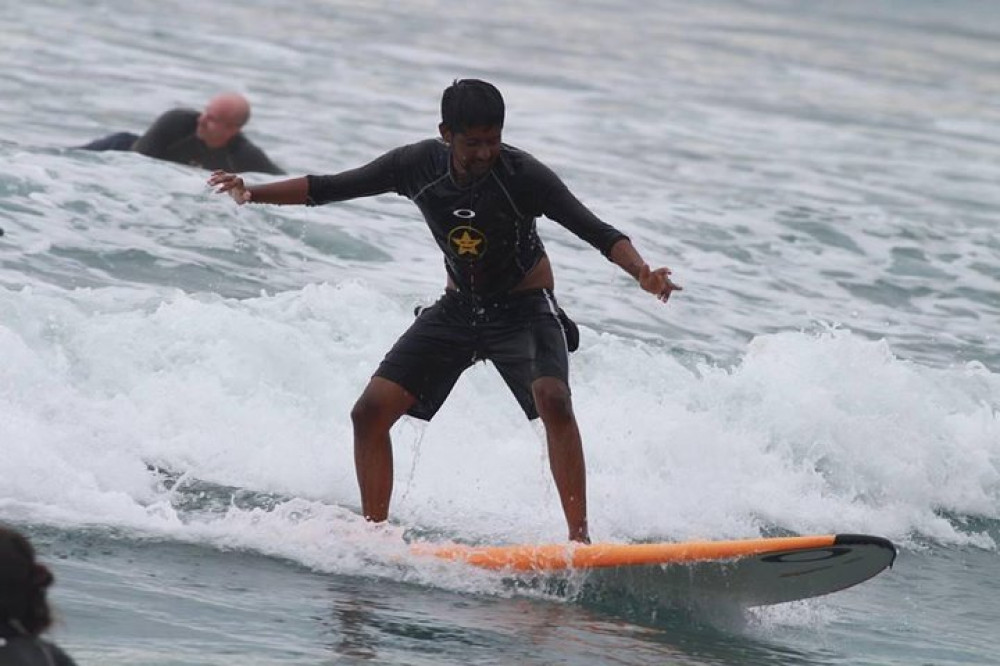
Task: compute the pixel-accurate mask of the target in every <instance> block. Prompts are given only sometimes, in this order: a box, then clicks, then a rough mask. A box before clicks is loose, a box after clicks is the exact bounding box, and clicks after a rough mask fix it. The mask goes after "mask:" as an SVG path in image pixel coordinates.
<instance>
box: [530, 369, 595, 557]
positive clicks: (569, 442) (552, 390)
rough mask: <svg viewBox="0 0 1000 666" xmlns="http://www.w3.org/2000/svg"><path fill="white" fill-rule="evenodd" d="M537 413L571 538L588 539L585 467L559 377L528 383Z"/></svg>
mask: <svg viewBox="0 0 1000 666" xmlns="http://www.w3.org/2000/svg"><path fill="white" fill-rule="evenodd" d="M531 392H532V394H533V395H534V397H535V406H536V407H537V408H538V415H539V416H540V417H541V419H542V423H543V424H545V439H546V443H547V444H548V448H549V467H551V469H552V477H553V478H554V479H555V482H556V488H557V489H558V491H559V500H560V501H561V502H562V508H563V513H564V514H566V524H567V526H568V527H569V538H570V540H571V541H581V542H583V543H589V542H590V534H589V531H588V529H587V468H586V463H585V461H584V457H583V442H582V441H581V439H580V429H579V428H578V427H577V425H576V416H575V415H574V414H573V401H572V399H571V397H570V393H569V387H568V386H566V383H565V382H563V381H562V380H561V379H557V378H555V377H541V378H539V379H536V380H535V381H534V383H533V384H532V385H531Z"/></svg>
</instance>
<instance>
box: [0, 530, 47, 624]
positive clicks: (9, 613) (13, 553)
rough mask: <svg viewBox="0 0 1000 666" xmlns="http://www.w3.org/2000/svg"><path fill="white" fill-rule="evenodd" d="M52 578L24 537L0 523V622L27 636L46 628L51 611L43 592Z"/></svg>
mask: <svg viewBox="0 0 1000 666" xmlns="http://www.w3.org/2000/svg"><path fill="white" fill-rule="evenodd" d="M52 581H53V577H52V572H50V571H49V569H48V567H46V566H45V565H44V564H41V563H39V562H38V561H37V560H36V559H35V549H34V548H32V546H31V543H30V542H29V541H28V539H27V538H25V537H24V536H23V535H21V534H20V533H19V532H15V531H14V530H12V529H10V528H9V527H4V526H3V525H0V623H4V624H7V625H9V626H10V627H12V628H13V629H14V630H15V631H18V632H20V633H24V634H27V635H29V636H38V635H39V634H41V633H42V632H43V631H45V630H46V629H48V628H49V626H50V625H51V624H52V612H51V611H50V610H49V603H48V601H47V599H46V597H45V593H46V590H47V589H48V587H49V586H50V585H52Z"/></svg>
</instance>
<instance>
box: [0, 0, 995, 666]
mask: <svg viewBox="0 0 1000 666" xmlns="http://www.w3.org/2000/svg"><path fill="white" fill-rule="evenodd" d="M997 44H1000V11H998V7H997V5H996V3H994V2H992V1H990V0H979V1H977V0H948V1H931V0H907V1H905V2H903V1H901V0H875V1H861V0H845V1H842V2H837V3H832V2H830V3H819V2H808V1H805V0H773V1H765V0H758V1H751V0H706V1H705V2H697V3H692V2H680V1H674V0H664V1H662V2H656V3H652V2H641V1H639V0H630V1H625V2H607V1H602V0H582V1H578V2H568V1H566V0H536V1H535V2H531V3H511V4H504V3H483V2H471V3H444V2H438V1H436V0H417V1H414V2H403V3H399V2H381V1H378V0H365V1H364V2H357V1H355V2H352V1H349V0H345V1H338V0H298V1H297V2H264V0H251V1H245V2H239V3H237V2H234V1H232V0H219V1H218V2H214V3H200V2H193V0H166V1H165V2H160V3H156V4H155V6H154V5H152V4H149V3H144V2H138V3H133V2H126V1H125V0H103V1H98V0H88V1H81V2H74V3H65V2H59V1H58V0H37V1H35V2H31V3H14V2H5V3H2V4H0V62H2V63H3V66H2V67H0V227H2V228H3V230H4V232H5V233H4V235H3V236H0V350H2V361H0V520H2V521H4V522H8V523H13V524H14V525H16V526H18V527H19V528H21V529H23V530H25V531H26V532H27V533H28V534H30V535H31V537H32V538H33V539H34V541H35V542H36V544H37V546H38V548H39V551H40V552H41V554H42V556H43V558H44V559H45V560H46V561H48V562H50V563H51V564H52V566H53V568H54V570H55V573H56V576H57V583H56V586H55V587H54V588H53V591H52V599H53V603H54V604H55V606H56V609H57V612H58V614H59V618H60V621H59V624H58V626H57V627H56V629H55V631H54V632H53V638H54V639H55V640H56V641H58V642H59V643H60V644H61V645H62V646H63V647H65V648H66V649H67V651H69V652H70V653H71V654H72V655H73V656H74V657H75V658H76V659H77V660H78V662H79V663H80V664H82V665H86V664H107V665H119V664H178V665H181V664H224V663H225V664H230V663H233V662H239V663H250V664H258V663H259V664H328V663H329V664H333V663H337V664H341V663H343V664H350V663H377V664H432V663H433V664H442V663H448V664H493V663H498V664H499V663H504V664H507V663H518V664H662V663H677V664H692V665H693V664H698V665H701V664H756V663H768V664H810V665H811V664H990V663H1000V658H998V657H997V656H996V654H997V648H998V639H997V630H996V627H997V626H998V625H1000V602H998V601H997V599H998V598H1000V582H998V577H997V572H998V571H1000V555H998V552H997V543H998V540H1000V416H998V415H1000V351H998V350H1000V339H998V336H1000V241H998V240H997V234H996V225H997V220H998V211H1000V188H998V187H997V183H998V182H1000V104H998V101H1000V48H998V47H997ZM467 76H475V77H480V78H486V79H489V80H491V81H493V82H494V83H496V84H497V85H498V86H499V87H500V88H501V90H502V91H503V92H504V94H505V97H506V99H507V104H508V120H507V124H506V128H505V135H504V138H505V140H506V141H507V142H508V143H511V144H513V145H516V146H518V147H521V148H523V149H525V150H528V151H529V152H531V153H533V154H535V155H536V156H537V157H539V158H540V159H542V160H543V161H545V162H546V163H547V164H549V165H550V166H551V167H552V168H554V169H555V170H556V171H557V173H559V174H560V175H561V176H562V177H563V179H564V180H565V181H566V182H567V183H568V184H569V186H570V187H571V189H572V190H573V191H574V192H575V193H576V194H577V195H578V196H579V197H580V198H581V199H582V200H583V201H584V202H586V203H587V204H588V205H589V206H590V207H591V208H592V209H593V210H594V211H596V212H597V213H598V214H599V215H601V216H602V217H603V218H604V219H606V220H607V221H609V222H611V223H613V224H615V225H616V226H618V227H619V228H620V229H622V230H623V231H624V232H626V233H628V234H629V235H630V236H631V237H632V239H633V241H634V242H635V244H636V246H637V247H638V249H639V250H640V252H641V253H643V255H644V256H645V257H646V258H647V260H648V261H649V262H650V263H652V264H654V265H667V266H670V267H671V268H672V269H673V271H674V277H675V279H676V281H677V282H679V283H681V284H682V285H683V286H684V288H685V289H684V291H683V292H681V293H678V294H677V295H676V296H675V297H674V298H672V299H671V300H670V302H669V304H667V305H666V306H664V305H661V304H659V303H658V302H657V301H656V300H655V299H653V298H652V297H650V296H648V295H647V294H644V293H643V292H642V291H641V290H639V289H638V288H637V287H636V286H635V285H634V284H632V283H631V281H630V280H629V279H628V278H627V277H626V276H625V275H624V274H622V273H621V272H620V271H618V269H616V268H615V267H614V266H613V265H611V264H610V263H608V262H607V261H605V260H604V259H603V258H602V257H601V256H600V255H599V254H598V253H597V252H595V251H594V250H592V249H591V248H589V247H588V246H586V245H584V244H583V243H582V242H580V241H579V240H577V239H576V238H574V237H572V236H571V235H570V234H568V233H567V232H566V231H565V230H563V229H562V228H561V227H558V225H555V224H553V223H550V222H549V221H547V220H540V229H541V234H542V236H543V238H544V240H545V243H546V247H547V249H548V251H549V254H550V257H551V259H552V262H553V264H554V267H555V270H556V279H557V295H558V297H559V299H560V303H561V304H562V305H563V306H564V307H565V308H566V309H567V310H568V311H569V312H570V314H571V315H572V316H573V317H574V318H575V319H576V320H577V321H578V323H579V325H580V327H581V332H582V346H581V349H580V350H579V351H578V352H577V353H576V354H574V356H573V359H572V368H571V372H572V378H571V381H572V384H573V390H574V401H575V405H576V409H577V412H578V417H579V421H580V424H581V428H582V431H583V434H584V446H585V449H586V454H587V461H588V470H589V476H588V482H589V497H590V513H591V524H592V535H593V537H594V538H595V540H602V541H646V540H659V539H663V540H683V539H699V538H714V539H724V538H742V537H755V536H760V535H766V534H774V533H792V534H796V533H799V534H811V533H837V532H840V533H843V532H860V533H870V534H876V535H880V536H884V537H887V538H889V539H891V540H893V541H894V542H895V543H896V544H897V546H898V547H899V549H900V553H899V557H898V559H897V561H896V564H895V566H894V568H893V569H892V570H890V571H887V572H885V573H883V574H881V575H880V576H878V577H876V578H875V579H873V580H871V581H869V582H867V583H865V584H863V585H860V586H858V587H855V588H852V589H850V590H846V591H843V592H840V593H837V594H834V595H830V596H827V597H823V598H819V599H813V600H808V601H804V602H796V603H792V604H784V605H779V606H774V607H768V608H763V609H751V610H739V609H735V610H734V609H722V608H718V609H700V610H699V611H697V612H693V611H688V610H684V609H648V608H643V607H641V606H638V605H632V604H629V603H624V602H610V601H602V600H600V599H594V598H588V597H586V596H584V595H580V594H577V593H575V592H574V587H573V586H572V585H571V586H569V588H563V589H548V588H546V587H544V586H542V587H531V586H528V587H524V586H517V585H513V586H512V585H511V584H510V582H509V581H507V580H505V579H504V578H503V577H499V576H495V575H492V574H487V573H484V572H477V571H469V570H467V569H465V568H463V567H460V566H455V565H448V564H444V563H441V562H426V561H421V560H419V559H418V558H413V557H410V556H408V550H407V542H408V541H410V540H412V539H414V538H433V539H461V540H465V541H472V542H479V543H510V542H551V541H557V540H559V539H561V538H563V536H564V529H565V528H564V525H563V518H562V514H561V511H560V510H559V507H558V499H557V497H556V494H555V491H554V489H553V487H552V483H551V479H550V475H549V473H548V471H547V466H546V463H545V455H544V447H543V444H542V440H541V438H540V433H539V431H538V429H537V428H536V427H534V426H533V425H532V424H529V423H527V422H526V421H525V420H524V419H523V416H522V415H521V413H520V411H519V409H518V408H517V406H516V403H515V402H514V400H513V398H512V397H511V396H510V395H509V394H508V393H507V391H506V389H505V388H504V386H503V383H502V381H501V380H500V379H499V377H498V376H497V375H496V373H495V372H494V371H493V369H492V368H491V367H489V366H484V365H478V366H476V367H475V368H473V369H472V370H470V371H469V372H468V373H466V375H465V376H463V378H462V379H461V380H460V382H459V385H458V386H457V387H456V389H455V391H454V393H453V394H452V397H451V398H450V400H449V401H448V403H446V405H445V407H444V408H443V409H442V411H441V412H440V414H439V415H438V417H437V418H435V419H434V421H432V422H431V423H430V424H426V425H424V424H421V423H418V422H411V421H404V422H401V423H400V424H399V426H397V428H396V430H395V431H394V438H395V453H396V461H397V464H396V492H395V495H394V498H393V505H392V508H391V518H392V520H391V522H390V524H388V525H386V526H383V527H380V528H372V527H371V526H368V525H366V524H364V523H363V521H361V520H360V519H359V518H358V517H357V515H356V513H355V512H354V511H356V509H357V506H358V501H359V500H358V496H357V490H356V484H355V479H354V469H353V460H352V452H351V449H352V445H351V432H350V422H349V418H348V413H349V410H350V407H351V405H352V403H353V401H354V399H355V398H356V396H357V394H358V393H359V391H360V390H361V388H362V387H363V386H364V383H365V382H366V380H367V378H368V376H369V375H370V373H371V372H372V370H373V369H374V368H375V366H376V365H377V363H378V361H379V360H380V359H381V357H382V354H383V353H384V352H385V351H386V350H387V349H388V348H389V346H390V345H391V344H392V342H393V341H394V340H395V339H396V337H397V336H398V335H399V334H400V333H401V332H402V331H403V330H404V329H405V327H406V326H407V325H408V323H409V321H411V319H412V311H413V308H414V306H415V305H418V304H424V303H428V302H430V301H432V300H433V299H434V298H435V297H436V295H437V294H438V293H439V292H440V290H441V288H442V286H443V280H444V277H443V270H442V266H441V259H440V256H439V254H438V251H437V250H436V248H435V247H434V246H433V243H432V241H431V239H430V236H429V234H428V232H427V230H426V228H425V226H424V225H423V222H422V221H421V219H420V217H419V215H418V213H417V211H416V208H415V207H413V206H412V204H410V203H409V202H407V201H406V200H404V199H402V198H399V197H394V196H387V197H377V198H372V199H362V200H357V201H353V202H348V203H344V204H339V205H331V206H325V207H321V208H313V209H306V208H297V207H296V208H291V207H280V208H279V207H256V206H247V207H242V208H239V207H236V206H235V205H234V204H233V203H232V202H231V201H230V200H229V199H227V198H225V197H220V196H217V195H214V194H213V193H212V192H211V190H210V189H209V188H208V187H207V186H206V185H205V178H206V175H207V174H206V173H205V172H202V171H198V170H195V169H192V168H188V167H184V166H180V165H176V164H169V163H164V162H157V161H154V160H149V159H146V158H143V157H141V156H138V155H133V154H127V153H102V154H98V153H86V152H81V151H78V150H72V149H70V147H72V146H76V145H80V144H82V143H85V142H87V141H89V140H91V139H93V138H95V137H97V136H102V135H104V134H107V133H110V132H114V131H120V130H131V131H142V130H143V129H144V128H145V127H146V126H148V124H149V123H150V122H151V121H152V120H153V119H154V118H155V117H156V116H157V115H158V114H159V113H161V112H162V111H164V110H166V109H167V108H171V107H173V106H178V105H183V106H191V107H196V108H197V107H200V106H201V105H202V104H203V103H204V101H205V100H206V99H207V98H208V97H210V96H211V95H213V94H214V93H216V92H218V91H221V90H227V89H235V90H238V91H241V92H243V93H245V94H246V95H247V96H248V97H249V98H250V100H251V102H252V103H253V118H252V119H251V121H250V124H249V126H248V127H247V134H248V135H249V136H250V138H251V139H252V140H253V141H254V142H256V143H257V144H258V145H260V146H261V147H262V148H264V149H265V150H266V151H267V152H268V154H269V155H270V156H271V157H272V158H273V159H274V160H275V161H276V162H278V163H279V164H281V165H282V166H283V167H284V168H285V169H286V170H288V172H289V173H291V174H296V175H297V174H303V173H332V172H336V171H339V170H341V169H345V168H349V167H352V166H357V165H359V164H362V163H364V162H366V161H367V160H369V159H371V158H373V157H375V156H377V155H379V154H381V153H382V152H383V151H385V150H388V149H389V148H392V147H394V146H396V145H400V144H402V143H406V142H411V141H415V140H419V139H422V138H425V137H427V136H431V135H432V134H433V133H434V132H435V129H436V126H437V122H438V108H439V107H438V104H439V99H440V93H441V90H442V89H443V88H444V87H445V86H446V85H447V84H448V83H450V81H451V80H452V79H454V78H457V77H467ZM249 179H250V180H251V181H252V182H264V181H266V180H269V179H270V178H269V177H264V176H250V177H249Z"/></svg>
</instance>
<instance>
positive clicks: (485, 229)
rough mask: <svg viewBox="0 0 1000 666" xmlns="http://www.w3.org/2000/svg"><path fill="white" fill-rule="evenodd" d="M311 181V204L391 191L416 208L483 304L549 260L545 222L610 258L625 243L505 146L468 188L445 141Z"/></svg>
mask: <svg viewBox="0 0 1000 666" xmlns="http://www.w3.org/2000/svg"><path fill="white" fill-rule="evenodd" d="M307 178H308V182H309V191H308V199H307V203H308V204H310V205H320V204H325V203H329V202H333V201H345V200H347V199H355V198H358V197H365V196H372V195H376V194H383V193H386V192H395V193H396V194H399V195H401V196H404V197H406V198H408V199H410V200H411V201H413V202H414V203H415V204H416V205H417V206H418V207H419V208H420V211H421V212H422V213H423V215H424V219H425V220H426V222H427V225H428V226H429V227H430V230H431V233H432V234H433V236H434V240H435V241H436V242H437V244H438V247H440V248H441V251H442V252H443V253H444V261H445V268H446V270H447V271H448V275H449V276H450V277H451V279H452V281H453V282H454V283H455V285H456V286H457V287H458V289H459V290H460V291H462V292H464V293H467V294H469V295H473V296H476V297H477V298H480V299H483V300H491V299H496V298H500V297H502V296H503V295H504V294H506V293H508V292H509V291H510V290H511V289H513V288H514V287H515V286H517V284H518V283H519V282H520V281H521V280H522V279H523V278H524V276H525V275H527V274H528V272H529V271H530V270H531V269H532V268H533V267H534V266H535V265H536V264H537V263H538V262H539V261H540V260H541V259H542V257H543V256H545V248H544V247H543V246H542V241H541V239H540V238H539V237H538V232H537V229H536V226H535V221H536V219H537V218H538V217H539V216H541V215H544V216H546V217H548V218H550V219H552V220H555V221H556V222H558V223H559V224H561V225H562V226H563V227H565V228H566V229H568V230H569V231H571V232H572V233H574V234H575V235H576V236H578V237H579V238H581V239H583V240H584V241H586V242H587V243H589V244H590V245H592V246H593V247H595V248H597V249H598V250H600V251H601V252H602V253H603V254H604V255H605V256H608V255H609V253H610V252H611V248H612V246H614V244H615V243H617V242H618V241H619V240H622V239H624V238H626V236H625V235H624V234H622V233H621V232H620V231H618V230H617V229H615V228H614V227H612V226H611V225H609V224H606V223H605V222H603V221H601V219H600V218H598V217H597V216H596V215H594V213H593V212H591V211H590V210H589V209H588V208H587V207H586V206H584V205H583V204H582V203H580V201H579V200H578V199H577V198H576V197H575V196H573V194H572V193H571V192H570V191H569V189H568V188H567V187H566V185H565V184H564V183H563V182H562V180H560V179H559V177H558V176H557V175H556V174H555V173H553V172H552V170H551V169H549V168H548V167H546V166H545V165H544V164H542V163H541V162H539V161H538V160H537V159H535V158H534V157H532V156H531V155H529V154H528V153H526V152H524V151H522V150H519V149H517V148H514V147H512V146H508V145H506V144H504V145H502V146H501V150H500V158H499V159H498V160H497V162H496V164H495V165H494V166H493V168H492V169H491V170H490V171H489V173H487V174H486V175H485V176H483V177H482V178H479V179H478V180H476V181H475V182H473V183H471V184H469V185H466V186H460V185H458V184H457V183H456V181H455V179H454V177H453V175H452V173H451V155H450V150H449V148H448V146H447V145H446V144H445V143H444V142H443V141H441V140H439V139H427V140H425V141H421V142H419V143H415V144H411V145H408V146H402V147H399V148H396V149H394V150H391V151H389V152H388V153H386V154H384V155H382V156H381V157H379V158H377V159H376V160H374V161H372V162H370V163H369V164H366V165H365V166H362V167H359V168H357V169H353V170H350V171H344V172H342V173H339V174H336V175H332V176H308V177H307Z"/></svg>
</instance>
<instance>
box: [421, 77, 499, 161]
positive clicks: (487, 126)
mask: <svg viewBox="0 0 1000 666" xmlns="http://www.w3.org/2000/svg"><path fill="white" fill-rule="evenodd" d="M504 112H505V109H504V103H503V96H502V95H501V94H500V91H499V90H497V89H496V87H495V86H494V85H493V84H490V83H487V82H486V81H480V80H478V79H459V80H457V81H455V82H453V83H452V84H451V85H450V86H448V87H447V88H446V89H445V91H444V94H443V95H442V96H441V124H440V125H438V130H439V131H440V132H441V137H442V138H443V139H444V140H445V141H446V142H447V143H448V144H449V145H450V146H451V154H452V167H453V168H454V170H455V175H456V176H457V177H458V178H459V179H470V178H479V177H480V176H483V175H485V174H486V173H488V172H489V170H490V169H491V168H492V167H493V165H494V164H495V163H496V161H497V158H499V157H500V142H501V140H502V137H501V135H502V134H503V121H504Z"/></svg>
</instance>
